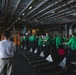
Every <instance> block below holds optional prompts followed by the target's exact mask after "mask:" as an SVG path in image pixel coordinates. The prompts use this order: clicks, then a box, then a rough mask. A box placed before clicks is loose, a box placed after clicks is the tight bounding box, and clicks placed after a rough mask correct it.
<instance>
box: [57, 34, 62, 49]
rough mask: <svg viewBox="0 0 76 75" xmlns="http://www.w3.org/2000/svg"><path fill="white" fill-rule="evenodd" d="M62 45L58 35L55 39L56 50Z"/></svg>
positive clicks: (60, 35) (60, 36) (60, 37)
mask: <svg viewBox="0 0 76 75" xmlns="http://www.w3.org/2000/svg"><path fill="white" fill-rule="evenodd" d="M62 43H63V38H62V34H59V36H57V37H56V48H57V49H59V48H62V47H63V46H62Z"/></svg>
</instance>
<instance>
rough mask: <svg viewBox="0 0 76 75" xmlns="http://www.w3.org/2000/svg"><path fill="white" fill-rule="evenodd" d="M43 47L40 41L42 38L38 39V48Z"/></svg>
mask: <svg viewBox="0 0 76 75" xmlns="http://www.w3.org/2000/svg"><path fill="white" fill-rule="evenodd" d="M42 45H43V40H42V38H39V39H38V46H42Z"/></svg>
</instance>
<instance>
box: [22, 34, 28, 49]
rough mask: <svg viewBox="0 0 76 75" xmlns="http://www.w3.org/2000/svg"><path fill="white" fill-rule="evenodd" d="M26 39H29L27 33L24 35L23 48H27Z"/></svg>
mask: <svg viewBox="0 0 76 75" xmlns="http://www.w3.org/2000/svg"><path fill="white" fill-rule="evenodd" d="M26 41H27V39H26V35H24V36H23V48H24V49H25V46H26Z"/></svg>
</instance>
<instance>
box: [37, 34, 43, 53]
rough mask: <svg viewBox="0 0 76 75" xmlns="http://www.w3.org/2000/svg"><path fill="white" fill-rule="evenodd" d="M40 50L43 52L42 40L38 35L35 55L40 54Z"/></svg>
mask: <svg viewBox="0 0 76 75" xmlns="http://www.w3.org/2000/svg"><path fill="white" fill-rule="evenodd" d="M42 50H43V39H42V36H41V35H40V36H39V39H38V52H37V54H40V53H41V51H42Z"/></svg>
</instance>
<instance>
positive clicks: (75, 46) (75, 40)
mask: <svg viewBox="0 0 76 75" xmlns="http://www.w3.org/2000/svg"><path fill="white" fill-rule="evenodd" d="M67 44H68V45H69V46H70V48H71V49H72V50H76V37H71V38H70V39H69V41H68V43H67Z"/></svg>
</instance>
